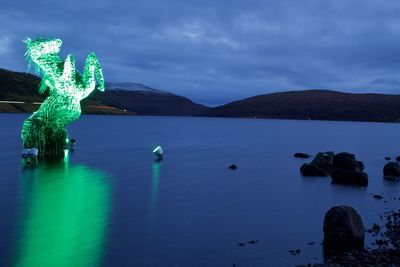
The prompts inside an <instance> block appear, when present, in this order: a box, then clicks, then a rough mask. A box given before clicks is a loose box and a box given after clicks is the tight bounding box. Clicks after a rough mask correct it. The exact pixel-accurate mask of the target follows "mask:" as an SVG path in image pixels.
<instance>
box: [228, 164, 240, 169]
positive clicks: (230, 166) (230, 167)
mask: <svg viewBox="0 0 400 267" xmlns="http://www.w3.org/2000/svg"><path fill="white" fill-rule="evenodd" d="M228 168H229V169H231V170H236V169H237V168H238V167H237V166H236V164H231V165H229V167H228Z"/></svg>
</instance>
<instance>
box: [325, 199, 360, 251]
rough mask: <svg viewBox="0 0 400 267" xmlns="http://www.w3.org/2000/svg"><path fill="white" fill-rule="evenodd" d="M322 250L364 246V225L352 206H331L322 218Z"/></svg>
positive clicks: (339, 249)
mask: <svg viewBox="0 0 400 267" xmlns="http://www.w3.org/2000/svg"><path fill="white" fill-rule="evenodd" d="M323 230H324V242H323V244H324V250H325V251H332V250H333V251H343V250H350V249H360V248H363V247H364V225H363V222H362V219H361V217H360V215H359V214H358V213H357V212H356V210H355V209H354V208H352V207H348V206H337V207H332V208H331V209H330V210H329V211H328V212H327V213H326V214H325V219H324V228H323Z"/></svg>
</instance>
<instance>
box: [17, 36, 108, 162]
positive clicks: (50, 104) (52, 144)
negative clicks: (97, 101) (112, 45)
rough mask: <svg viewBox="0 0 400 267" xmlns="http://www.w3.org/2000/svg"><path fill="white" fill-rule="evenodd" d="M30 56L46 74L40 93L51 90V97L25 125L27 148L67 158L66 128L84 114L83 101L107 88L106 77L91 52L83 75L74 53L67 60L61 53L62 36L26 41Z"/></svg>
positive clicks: (39, 72)
mask: <svg viewBox="0 0 400 267" xmlns="http://www.w3.org/2000/svg"><path fill="white" fill-rule="evenodd" d="M25 43H26V46H27V52H26V55H27V59H28V61H29V62H30V63H32V64H33V65H34V67H35V70H36V72H37V73H38V74H42V75H43V78H42V82H41V84H40V88H39V93H41V94H43V93H44V92H45V91H46V90H49V96H48V97H47V98H46V99H45V101H44V102H43V103H42V105H41V106H40V108H39V110H38V111H36V112H34V113H33V114H32V115H31V116H30V117H29V118H28V119H26V120H25V122H24V124H23V127H22V133H21V136H22V140H23V145H24V148H26V149H30V148H38V149H39V157H63V155H64V149H65V148H66V146H67V142H68V134H67V131H66V129H65V127H66V126H67V125H68V124H70V123H71V122H73V121H75V120H77V119H78V118H79V116H80V114H81V106H80V101H81V100H82V99H84V98H86V97H87V96H89V94H90V93H91V92H92V91H93V90H95V89H96V80H97V82H98V86H97V89H98V90H100V91H104V89H105V88H104V78H103V73H102V70H101V66H100V63H99V60H98V58H97V56H96V55H95V54H94V53H90V54H89V55H88V57H87V59H86V62H85V67H84V71H83V74H81V73H79V72H78V71H77V70H76V69H75V59H74V56H73V55H72V54H70V55H68V56H67V58H66V60H65V61H63V60H62V59H61V58H60V57H59V55H58V53H59V51H60V47H61V44H62V41H61V40H60V39H42V38H38V39H36V40H32V39H30V38H28V39H26V40H25Z"/></svg>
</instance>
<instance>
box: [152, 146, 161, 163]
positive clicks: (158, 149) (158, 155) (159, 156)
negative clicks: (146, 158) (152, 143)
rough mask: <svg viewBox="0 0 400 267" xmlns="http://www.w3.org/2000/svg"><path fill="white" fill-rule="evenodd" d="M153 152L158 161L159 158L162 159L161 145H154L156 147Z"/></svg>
mask: <svg viewBox="0 0 400 267" xmlns="http://www.w3.org/2000/svg"><path fill="white" fill-rule="evenodd" d="M153 154H154V155H155V156H156V157H157V160H158V161H159V160H162V159H163V158H164V156H163V150H162V148H161V146H158V147H156V148H155V149H154V150H153Z"/></svg>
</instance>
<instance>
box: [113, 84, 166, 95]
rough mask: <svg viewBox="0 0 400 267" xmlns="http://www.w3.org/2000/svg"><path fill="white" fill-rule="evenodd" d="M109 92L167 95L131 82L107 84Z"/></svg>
mask: <svg viewBox="0 0 400 267" xmlns="http://www.w3.org/2000/svg"><path fill="white" fill-rule="evenodd" d="M106 89H107V90H129V91H143V92H150V93H158V94H167V92H164V91H160V90H157V89H154V88H151V87H148V86H146V85H144V84H141V83H131V82H106Z"/></svg>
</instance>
